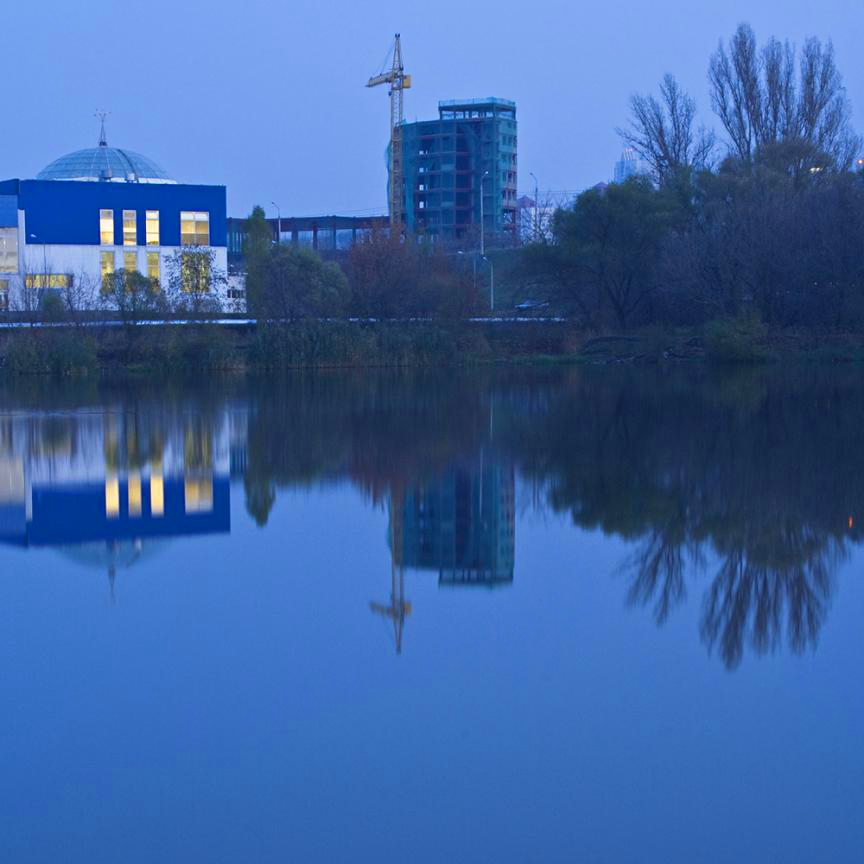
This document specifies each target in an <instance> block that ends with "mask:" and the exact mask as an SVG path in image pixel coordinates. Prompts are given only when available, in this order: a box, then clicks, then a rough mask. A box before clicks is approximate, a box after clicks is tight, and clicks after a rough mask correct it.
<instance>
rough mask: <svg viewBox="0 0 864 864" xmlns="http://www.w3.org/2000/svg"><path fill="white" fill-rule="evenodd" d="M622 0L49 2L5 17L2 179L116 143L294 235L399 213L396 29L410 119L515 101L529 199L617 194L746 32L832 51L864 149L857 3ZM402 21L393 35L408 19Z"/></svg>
mask: <svg viewBox="0 0 864 864" xmlns="http://www.w3.org/2000/svg"><path fill="white" fill-rule="evenodd" d="M708 6H709V8H694V6H693V4H690V3H684V2H682V0H654V2H652V3H650V4H646V3H643V2H639V3H636V2H633V0H619V2H617V3H615V4H607V5H604V6H602V7H597V8H589V7H583V8H577V7H576V6H574V4H572V3H565V2H559V0H537V2H535V3H533V4H529V5H521V6H519V7H517V8H515V9H511V8H509V7H507V6H504V5H501V4H500V3H491V2H485V0H481V2H475V3H472V4H470V5H469V4H465V3H456V2H453V0H441V2H439V3H438V4H436V5H435V6H434V7H433V8H431V9H427V8H424V7H423V6H420V5H419V4H412V5H411V7H410V8H402V9H396V11H395V13H394V8H395V7H389V6H388V5H385V4H375V5H373V6H370V5H368V4H357V3H350V2H345V0H333V2H331V3H330V4H328V5H327V6H322V5H321V4H312V3H309V2H306V0H299V2H294V3H291V4H290V5H282V6H280V5H279V4H275V3H273V2H272V0H270V2H263V0H246V2H244V3H243V4H225V5H224V6H221V7H220V6H217V5H215V4H204V3H196V2H193V3H190V4H184V5H178V4H174V3H169V2H167V0H151V2H150V3H148V4H147V5H146V7H128V6H119V7H118V6H116V5H114V4H111V3H108V2H104V0H79V2H78V3H76V4H75V6H74V11H71V12H70V7H69V6H68V4H65V3H62V4H61V3H60V2H59V0H45V2H43V3H41V4H38V5H36V4H30V5H21V4H16V5H15V6H13V7H12V8H10V9H6V10H4V14H3V19H2V28H3V33H4V60H5V64H4V65H5V68H6V69H7V75H8V76H9V80H10V81H11V80H14V81H15V84H14V86H9V87H7V89H6V92H5V94H4V96H5V111H4V117H5V120H6V122H5V124H4V130H3V143H2V146H0V178H3V179H5V178H10V177H33V176H35V175H36V173H37V172H38V171H39V170H41V169H42V168H43V167H44V166H45V165H47V164H48V163H49V162H51V161H52V160H53V159H55V158H57V157H58V156H60V155H62V154H63V153H67V152H70V151H72V150H76V149H80V148H83V147H91V146H95V144H96V143H97V141H98V138H99V122H98V120H96V119H95V118H94V116H93V115H94V112H95V111H96V109H97V108H102V109H105V110H108V111H110V112H111V116H110V117H109V119H108V121H107V132H108V141H109V143H110V144H112V145H114V146H118V147H127V148H129V149H131V150H136V151H138V152H140V153H143V154H145V155H147V156H149V157H151V158H152V159H154V160H155V161H156V162H158V163H159V164H161V165H162V167H164V168H165V169H166V170H167V171H168V172H169V173H170V174H171V175H172V176H174V177H175V178H176V179H177V180H179V181H181V182H184V181H187V182H200V183H224V184H226V185H227V187H228V210H229V213H230V214H231V215H235V216H240V215H245V214H246V213H248V211H249V210H250V209H251V207H252V205H253V204H256V203H257V204H261V205H262V206H264V207H265V209H266V210H267V212H268V214H269V215H275V208H274V207H273V205H272V203H271V202H273V201H275V202H277V203H278V204H279V206H280V208H281V211H282V215H283V216H291V215H311V214H325V213H342V214H356V215H363V214H365V213H376V212H377V213H380V212H384V211H385V210H386V206H387V205H386V189H385V184H386V165H385V159H384V151H385V146H386V143H387V137H388V106H387V94H386V90H384V89H383V88H381V89H378V90H367V89H366V88H365V87H364V85H365V82H366V80H367V78H368V77H369V76H370V75H371V74H373V73H374V72H377V71H378V69H379V68H380V66H381V63H382V60H383V58H384V55H385V53H386V51H387V48H388V45H389V44H390V41H391V40H392V38H393V34H394V32H396V31H397V30H398V31H399V32H401V34H402V40H403V51H404V57H405V66H406V71H407V72H409V73H410V74H411V75H412V79H413V88H412V89H411V90H409V91H407V93H406V112H405V113H406V119H409V120H414V119H425V118H431V117H434V116H435V115H436V113H437V105H438V101H439V100H441V99H451V98H470V97H485V96H499V97H503V98H506V99H513V100H515V101H516V103H517V110H518V114H517V118H518V120H519V193H520V194H521V193H523V192H527V193H533V185H534V183H533V180H532V179H531V177H530V176H529V173H528V172H530V171H533V172H534V173H535V174H536V175H537V178H538V180H539V184H540V188H541V189H542V190H546V189H549V190H555V191H561V190H573V191H575V190H578V189H582V188H585V187H587V186H590V185H592V184H594V183H597V182H599V181H604V180H609V179H610V177H611V175H612V170H613V165H614V163H615V161H616V160H617V159H618V158H619V157H620V154H621V150H622V144H621V141H620V139H619V138H618V136H617V135H616V133H615V127H616V126H623V125H624V124H625V123H626V120H627V111H628V108H627V102H628V99H629V96H630V95H631V94H632V93H633V92H636V91H646V90H654V89H656V86H657V83H658V81H659V79H660V78H661V76H662V75H663V74H664V73H665V72H672V73H673V74H675V75H676V76H677V77H678V78H679V80H680V81H681V83H682V85H683V86H684V87H685V88H686V89H687V90H688V91H689V92H690V94H691V95H692V96H693V97H694V98H695V99H696V101H697V104H698V106H699V111H700V117H701V119H702V120H703V121H704V122H706V123H712V122H713V115H712V114H711V112H710V105H709V102H708V90H707V80H706V69H707V65H708V56H709V54H710V53H711V51H713V50H714V48H715V47H716V45H717V42H718V40H719V39H720V38H721V37H722V38H724V39H725V38H728V36H730V35H731V33H732V32H733V30H734V29H735V27H736V26H737V24H738V23H739V22H741V21H748V22H749V23H750V24H751V25H752V26H753V28H754V30H755V31H756V35H757V38H758V39H759V40H760V42H761V41H763V40H764V39H766V38H767V37H768V36H771V35H775V36H777V37H778V38H780V39H784V38H789V39H791V40H792V41H794V42H796V43H799V44H800V43H801V42H802V41H803V39H804V38H806V37H807V36H809V35H815V36H818V37H820V38H821V39H825V40H827V39H831V40H832V41H833V43H834V47H835V50H836V55H837V63H838V66H839V68H840V70H841V72H842V73H843V76H844V81H845V83H846V88H847V93H848V96H849V99H850V101H851V102H852V105H853V118H854V121H855V124H856V128H857V129H858V130H859V131H864V67H862V65H861V63H860V61H859V56H860V44H861V40H862V35H864V13H862V11H861V9H860V6H859V4H858V3H855V2H852V0H825V2H820V3H816V2H805V0H788V2H783V3H780V2H770V3H768V2H760V3H757V4H753V3H752V2H750V3H745V2H741V0H730V2H724V3H722V4H721V3H710V4H708ZM394 15H395V16H396V17H394Z"/></svg>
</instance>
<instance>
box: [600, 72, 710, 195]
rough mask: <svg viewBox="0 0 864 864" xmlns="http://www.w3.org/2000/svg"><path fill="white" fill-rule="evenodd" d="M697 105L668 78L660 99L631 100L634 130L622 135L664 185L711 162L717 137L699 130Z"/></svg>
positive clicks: (635, 98)
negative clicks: (683, 171)
mask: <svg viewBox="0 0 864 864" xmlns="http://www.w3.org/2000/svg"><path fill="white" fill-rule="evenodd" d="M695 121H696V103H695V102H694V101H693V99H692V98H691V97H690V96H689V95H688V94H687V93H686V92H685V91H684V90H683V89H682V88H681V86H680V85H679V84H678V82H677V81H676V80H675V77H674V76H672V75H669V74H667V75H664V76H663V80H662V81H661V82H660V96H659V99H658V98H657V97H655V96H652V95H642V94H638V93H637V94H635V95H634V96H632V97H631V98H630V127H629V128H628V129H619V130H617V131H618V134H619V135H620V136H621V138H622V139H623V140H624V142H625V144H626V145H627V146H628V147H632V148H633V149H634V150H635V151H636V153H638V154H639V156H640V157H641V158H642V159H644V160H645V161H646V162H647V163H648V165H649V166H650V167H651V173H652V175H653V177H654V180H655V181H656V182H658V183H662V182H663V181H664V180H665V179H667V178H668V177H669V176H670V175H672V174H674V173H675V172H677V171H679V170H680V169H682V168H701V167H703V166H705V165H707V164H709V163H710V162H711V157H712V153H713V151H714V134H713V133H712V132H710V131H708V130H706V129H704V128H703V127H699V128H698V129H697V128H695Z"/></svg>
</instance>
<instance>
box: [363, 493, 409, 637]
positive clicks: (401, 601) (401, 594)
mask: <svg viewBox="0 0 864 864" xmlns="http://www.w3.org/2000/svg"><path fill="white" fill-rule="evenodd" d="M402 506H403V505H402V496H401V495H400V494H398V493H394V494H393V495H392V496H391V500H390V527H389V533H390V603H389V604H384V603H375V602H374V601H373V602H371V603H370V604H369V608H370V609H371V610H372V612H373V613H374V614H376V615H381V616H382V617H383V618H387V619H389V620H390V621H391V622H392V624H393V638H394V641H395V643H396V653H397V654H401V653H402V634H403V632H404V630H405V618H406V617H407V616H408V615H410V614H411V603H410V601H408V600H406V599H405V569H404V568H403V566H402V540H401V537H400V536H399V535H400V534H401V532H397V530H396V528H395V526H394V524H393V523H394V521H395V520H396V518H397V514H398V513H401V509H402ZM397 508H398V509H397ZM397 544H398V547H397ZM397 562H398V563H397Z"/></svg>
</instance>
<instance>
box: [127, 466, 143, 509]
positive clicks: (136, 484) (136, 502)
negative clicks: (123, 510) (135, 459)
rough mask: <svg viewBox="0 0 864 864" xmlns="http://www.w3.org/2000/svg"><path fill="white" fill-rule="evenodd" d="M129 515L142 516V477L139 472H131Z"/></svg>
mask: <svg viewBox="0 0 864 864" xmlns="http://www.w3.org/2000/svg"><path fill="white" fill-rule="evenodd" d="M128 491H129V515H130V516H140V515H141V475H140V474H139V473H138V472H137V471H130V472H129V483H128Z"/></svg>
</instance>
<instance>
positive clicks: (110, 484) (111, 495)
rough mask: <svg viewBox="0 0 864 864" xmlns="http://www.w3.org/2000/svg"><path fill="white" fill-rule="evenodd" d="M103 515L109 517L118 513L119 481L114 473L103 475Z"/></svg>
mask: <svg viewBox="0 0 864 864" xmlns="http://www.w3.org/2000/svg"><path fill="white" fill-rule="evenodd" d="M105 515H106V516H107V517H108V518H109V519H116V518H117V517H118V516H119V515H120V481H119V480H118V479H117V475H116V474H108V475H106V477H105Z"/></svg>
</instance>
